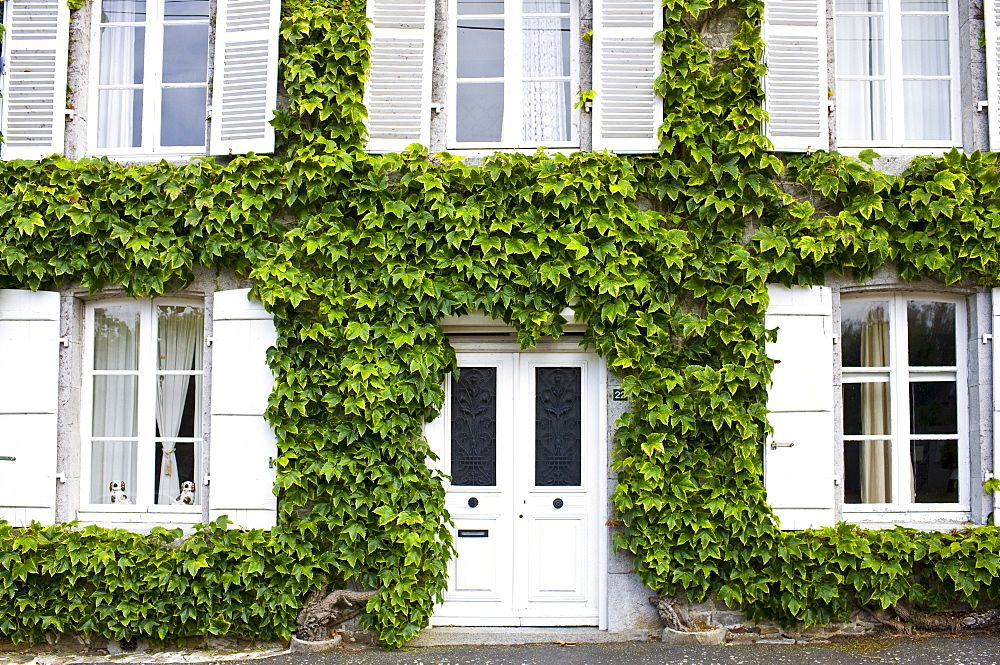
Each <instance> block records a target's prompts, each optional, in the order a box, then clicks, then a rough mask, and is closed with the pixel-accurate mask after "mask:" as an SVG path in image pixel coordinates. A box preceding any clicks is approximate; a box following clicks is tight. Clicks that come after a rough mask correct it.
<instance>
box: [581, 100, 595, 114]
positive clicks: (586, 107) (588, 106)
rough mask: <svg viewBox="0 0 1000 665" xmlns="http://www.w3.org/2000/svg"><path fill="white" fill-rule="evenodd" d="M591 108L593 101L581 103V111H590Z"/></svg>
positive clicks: (592, 107)
mask: <svg viewBox="0 0 1000 665" xmlns="http://www.w3.org/2000/svg"><path fill="white" fill-rule="evenodd" d="M593 109H594V102H584V103H583V112H584V113H590V112H591V111H592V110H593Z"/></svg>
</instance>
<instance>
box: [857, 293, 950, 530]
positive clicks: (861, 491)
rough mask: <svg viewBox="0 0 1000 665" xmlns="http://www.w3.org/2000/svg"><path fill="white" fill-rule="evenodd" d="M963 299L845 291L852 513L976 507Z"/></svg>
mask: <svg viewBox="0 0 1000 665" xmlns="http://www.w3.org/2000/svg"><path fill="white" fill-rule="evenodd" d="M965 331H966V307H965V301H964V299H963V298H961V297H955V298H949V297H939V296H936V295H935V296H927V295H920V294H899V293H894V294H879V295H865V296H863V297H853V296H852V297H848V296H846V295H845V296H844V297H843V298H842V300H841V339H842V344H843V346H842V367H843V383H842V389H843V422H842V424H843V459H844V512H845V513H847V512H854V513H857V512H876V513H877V512H916V511H923V512H932V511H940V512H949V511H950V512H957V511H967V510H968V509H969V487H968V484H969V463H968V459H969V454H968V440H967V439H968V437H967V434H966V432H967V430H968V426H967V410H968V407H967V402H968V396H967V392H968V384H967V381H966V378H965V377H966V357H965V355H966V354H965V348H964V346H963V343H962V340H964V339H965V338H966V332H965Z"/></svg>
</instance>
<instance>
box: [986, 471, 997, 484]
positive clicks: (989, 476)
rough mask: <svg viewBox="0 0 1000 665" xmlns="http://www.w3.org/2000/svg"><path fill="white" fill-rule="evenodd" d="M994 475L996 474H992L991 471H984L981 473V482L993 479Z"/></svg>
mask: <svg viewBox="0 0 1000 665" xmlns="http://www.w3.org/2000/svg"><path fill="white" fill-rule="evenodd" d="M995 477H996V476H994V475H993V472H992V471H987V472H986V473H984V474H983V482H984V483H988V482H989V481H991V480H993V479H994V478H995Z"/></svg>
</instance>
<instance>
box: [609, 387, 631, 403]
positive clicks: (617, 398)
mask: <svg viewBox="0 0 1000 665" xmlns="http://www.w3.org/2000/svg"><path fill="white" fill-rule="evenodd" d="M611 401H613V402H627V401H628V397H625V391H624V390H622V389H621V388H615V389H614V390H612V391H611Z"/></svg>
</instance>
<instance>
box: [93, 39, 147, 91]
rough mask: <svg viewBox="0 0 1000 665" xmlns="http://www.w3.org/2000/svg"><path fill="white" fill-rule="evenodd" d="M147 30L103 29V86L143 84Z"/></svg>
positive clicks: (101, 80) (101, 74)
mask: <svg viewBox="0 0 1000 665" xmlns="http://www.w3.org/2000/svg"><path fill="white" fill-rule="evenodd" d="M145 48H146V29H145V28H134V27H120V28H119V27H115V28H101V72H100V78H99V82H100V84H101V85H130V84H137V83H142V81H143V75H144V61H143V54H144V49H145Z"/></svg>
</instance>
